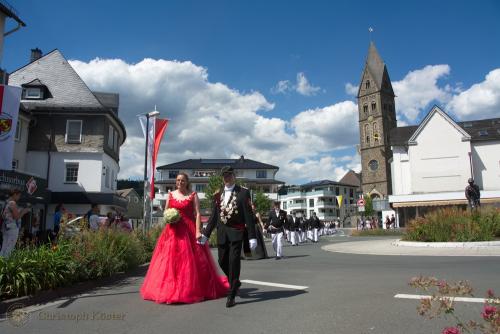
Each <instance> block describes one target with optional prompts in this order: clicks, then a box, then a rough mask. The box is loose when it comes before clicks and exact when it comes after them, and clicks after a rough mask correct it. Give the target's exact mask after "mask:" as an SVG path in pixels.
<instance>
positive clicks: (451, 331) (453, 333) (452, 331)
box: [441, 327, 461, 334]
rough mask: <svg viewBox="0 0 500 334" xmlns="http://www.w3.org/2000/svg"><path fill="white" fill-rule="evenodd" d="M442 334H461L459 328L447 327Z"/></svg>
mask: <svg viewBox="0 0 500 334" xmlns="http://www.w3.org/2000/svg"><path fill="white" fill-rule="evenodd" d="M441 334H461V333H460V330H459V329H458V328H457V327H447V328H445V329H443V331H442V332H441Z"/></svg>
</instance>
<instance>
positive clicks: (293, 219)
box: [288, 211, 300, 246]
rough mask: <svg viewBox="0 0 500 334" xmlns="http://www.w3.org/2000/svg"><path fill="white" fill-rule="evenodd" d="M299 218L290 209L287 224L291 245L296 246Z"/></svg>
mask: <svg viewBox="0 0 500 334" xmlns="http://www.w3.org/2000/svg"><path fill="white" fill-rule="evenodd" d="M299 224H300V223H299V218H297V214H296V213H295V212H293V211H292V214H291V215H290V216H289V221H288V225H289V226H290V241H291V243H292V246H298V240H297V239H298V238H297V237H298V231H299V226H300V225H299Z"/></svg>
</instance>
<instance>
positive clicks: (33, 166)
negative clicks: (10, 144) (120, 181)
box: [9, 49, 127, 228]
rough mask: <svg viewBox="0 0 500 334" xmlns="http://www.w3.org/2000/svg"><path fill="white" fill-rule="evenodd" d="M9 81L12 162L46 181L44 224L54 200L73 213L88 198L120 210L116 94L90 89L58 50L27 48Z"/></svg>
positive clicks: (121, 135)
mask: <svg viewBox="0 0 500 334" xmlns="http://www.w3.org/2000/svg"><path fill="white" fill-rule="evenodd" d="M9 84H10V85H12V86H19V87H21V88H22V89H23V93H22V97H21V107H20V108H21V113H20V115H21V117H20V118H19V120H20V122H19V128H18V132H19V138H18V139H17V140H18V142H16V147H15V152H14V161H13V168H15V169H16V170H18V171H22V172H24V173H27V174H31V175H36V176H39V177H40V178H43V179H45V180H46V181H47V183H48V189H49V190H50V191H51V196H50V197H51V198H50V203H51V204H50V205H49V207H48V208H47V214H48V215H47V218H48V220H47V226H46V227H47V228H51V227H52V216H53V213H54V207H55V205H57V204H58V203H62V204H64V205H65V207H66V209H67V211H68V212H71V213H74V214H76V215H80V214H84V213H85V212H87V211H88V210H89V208H90V204H91V203H96V204H100V205H101V213H103V214H105V213H106V212H108V211H112V210H114V209H121V210H125V208H126V206H127V203H126V200H125V199H124V198H122V197H120V196H118V195H117V194H116V193H115V192H116V178H117V175H118V172H119V170H120V166H119V154H120V146H121V145H122V144H123V142H124V141H125V136H126V131H125V126H124V125H123V123H122V122H121V120H120V118H119V117H118V105H119V96H118V94H115V93H102V92H93V91H91V90H90V89H89V88H88V87H87V85H86V84H85V82H83V80H82V79H81V78H80V76H79V75H78V74H77V73H76V72H75V70H74V69H73V68H72V67H71V65H70V64H69V63H68V61H67V60H66V59H65V58H64V56H63V55H62V54H61V52H60V51H59V50H54V51H51V52H49V53H48V54H46V55H44V56H42V53H41V51H40V50H39V49H34V50H32V54H31V59H30V62H29V63H28V64H27V65H26V66H24V67H22V68H20V69H18V70H16V71H14V72H13V73H12V74H11V75H10V78H9ZM28 129H29V131H28ZM16 137H17V134H16Z"/></svg>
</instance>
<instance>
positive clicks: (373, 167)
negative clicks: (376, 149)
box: [368, 160, 378, 171]
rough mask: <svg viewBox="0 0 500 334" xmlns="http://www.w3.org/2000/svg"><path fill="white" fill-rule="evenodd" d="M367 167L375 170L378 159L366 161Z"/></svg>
mask: <svg viewBox="0 0 500 334" xmlns="http://www.w3.org/2000/svg"><path fill="white" fill-rule="evenodd" d="M368 167H369V168H370V170H371V171H376V170H377V169H378V161H377V160H370V162H368Z"/></svg>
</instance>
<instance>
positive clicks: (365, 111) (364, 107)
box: [363, 105, 368, 114]
mask: <svg viewBox="0 0 500 334" xmlns="http://www.w3.org/2000/svg"><path fill="white" fill-rule="evenodd" d="M363 112H364V113H365V114H366V113H368V106H367V105H364V106H363Z"/></svg>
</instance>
